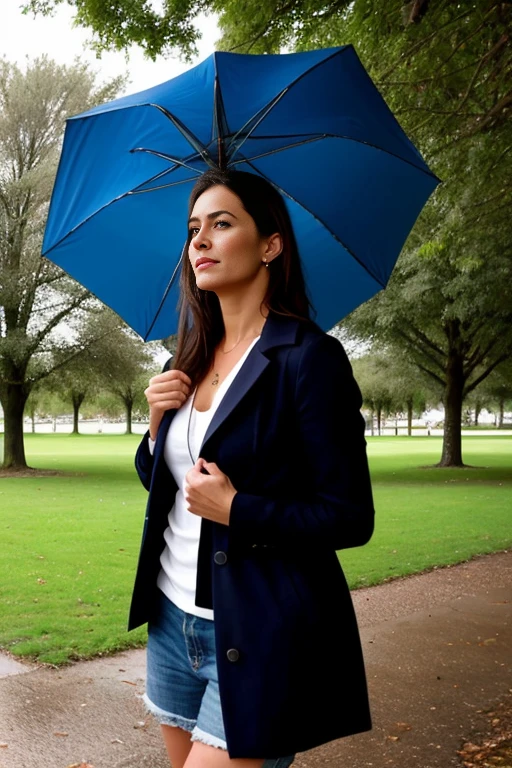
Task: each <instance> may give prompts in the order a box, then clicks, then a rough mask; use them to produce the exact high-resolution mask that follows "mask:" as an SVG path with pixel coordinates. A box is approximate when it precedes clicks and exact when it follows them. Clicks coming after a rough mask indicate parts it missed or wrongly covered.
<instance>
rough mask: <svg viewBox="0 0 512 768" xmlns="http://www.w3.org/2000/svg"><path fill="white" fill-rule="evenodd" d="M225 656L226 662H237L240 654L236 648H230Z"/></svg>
mask: <svg viewBox="0 0 512 768" xmlns="http://www.w3.org/2000/svg"><path fill="white" fill-rule="evenodd" d="M226 656H227V657H228V661H238V659H239V658H240V653H239V652H238V651H237V649H236V648H230V649H229V651H228V652H227V654H226Z"/></svg>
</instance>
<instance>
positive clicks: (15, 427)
mask: <svg viewBox="0 0 512 768" xmlns="http://www.w3.org/2000/svg"><path fill="white" fill-rule="evenodd" d="M28 395H29V393H28V392H27V391H26V389H25V387H24V386H23V385H22V384H7V385H5V387H3V389H2V408H3V409H4V462H3V468H4V469H20V470H23V469H27V460H26V458H25V443H24V439H23V411H24V409H25V403H26V402H27V397H28Z"/></svg>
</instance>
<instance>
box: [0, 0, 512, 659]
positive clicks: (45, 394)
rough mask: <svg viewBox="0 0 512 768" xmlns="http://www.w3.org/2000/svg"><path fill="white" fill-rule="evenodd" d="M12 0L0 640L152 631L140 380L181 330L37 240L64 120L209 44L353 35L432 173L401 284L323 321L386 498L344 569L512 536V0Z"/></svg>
mask: <svg viewBox="0 0 512 768" xmlns="http://www.w3.org/2000/svg"><path fill="white" fill-rule="evenodd" d="M4 6H5V7H4V8H3V10H2V12H3V13H5V14H6V15H5V17H4V18H5V21H6V23H3V24H2V25H1V27H0V29H1V33H0V34H1V35H2V38H1V39H2V46H3V48H2V49H3V52H4V58H3V59H2V60H0V403H1V406H2V413H3V420H2V421H0V430H1V431H2V432H3V435H2V437H3V448H2V454H1V455H2V466H3V468H2V469H0V508H1V510H2V517H1V519H2V550H1V563H2V578H1V586H0V590H1V595H0V597H1V614H0V647H1V648H3V649H4V650H5V651H8V652H9V653H12V654H15V655H18V656H20V657H27V658H32V659H37V660H38V661H40V662H47V663H51V664H60V663H64V662H67V661H70V660H75V659H81V658H85V657H90V656H93V655H96V654H105V653H111V652H113V651H116V650H119V649H122V648H126V647H129V646H133V645H141V644H143V643H144V642H145V630H144V629H141V630H137V631H136V632H134V633H130V634H128V633H127V632H126V629H125V627H126V614H127V608H128V601H129V596H130V592H131V587H132V580H133V574H134V570H135V565H136V560H137V554H138V546H139V541H140V530H141V524H142V520H143V516H144V505H145V496H146V494H145V492H144V490H143V489H142V487H141V486H140V485H139V483H138V479H137V478H136V475H135V472H134V468H133V456H134V452H135V450H136V446H137V443H138V440H139V435H140V433H141V432H142V431H144V430H145V428H146V419H147V410H146V406H145V401H144V396H143V390H144V387H145V386H146V385H147V380H148V378H149V377H150V376H151V375H152V374H153V373H154V372H156V371H158V370H160V367H161V364H162V362H163V360H165V359H166V357H167V356H168V354H169V353H170V352H172V350H173V345H174V343H175V339H173V338H168V339H162V340H161V343H153V344H150V345H144V344H143V343H142V341H141V340H140V339H139V338H138V337H137V336H136V335H135V334H133V333H132V332H131V331H130V330H129V329H128V328H126V326H124V324H123V323H122V322H121V321H120V320H119V318H118V317H116V316H115V315H113V313H111V312H110V311H108V310H107V309H106V308H104V307H103V306H102V305H101V304H99V302H97V301H96V300H95V299H94V298H93V297H92V296H90V295H89V294H87V292H85V291H84V290H83V289H82V288H81V287H80V286H78V285H76V284H75V283H73V281H72V280H70V279H69V278H68V277H67V276H66V275H65V274H63V273H62V272H60V271H59V270H58V269H57V268H56V267H55V266H54V265H52V264H51V263H49V262H46V261H45V260H43V259H41V257H40V249H41V238H42V233H43V231H44V224H45V217H46V213H47V209H48V204H49V199H50V195H51V189H52V184H53V179H54V177H55V172H56V167H57V162H58V155H59V150H60V146H61V141H62V135H63V129H64V122H65V118H66V117H67V116H68V115H70V114H76V113H78V112H81V111H83V110H85V109H86V108H88V107H89V106H91V105H93V104H95V103H100V102H102V101H105V100H109V99H111V98H114V97H115V96H116V95H118V94H121V93H124V92H131V91H132V90H138V89H141V88H145V87H149V86H150V85H153V84H155V83H157V82H160V81H162V80H165V79H168V78H169V77H172V76H174V75H176V74H178V72H180V71H183V70H184V69H185V68H186V67H187V66H189V65H190V63H191V62H194V61H197V60H199V59H201V58H204V56H205V55H207V54H208V53H210V52H211V50H213V48H214V44H215V46H216V47H217V48H218V49H223V50H237V51H240V52H253V53H268V52H278V51H287V50H288V51H292V50H307V49H310V48H316V47H324V46H331V45H340V44H344V43H346V42H350V43H352V44H353V45H354V46H355V48H356V50H357V52H358V54H359V56H360V58H361V60H362V62H363V64H364V65H365V67H366V68H367V69H368V71H369V72H370V74H371V75H372V77H373V79H374V80H375V82H376V84H377V86H378V87H379V89H380V90H381V92H382V94H383V96H384V98H385V99H386V101H387V103H388V104H389V106H390V107H391V109H392V110H393V112H394V113H395V115H396V116H397V119H398V120H399V122H400V123H401V125H402V127H403V128H404V130H405V131H406V133H407V134H408V135H409V136H410V137H411V139H412V140H413V141H414V143H415V144H416V146H418V147H419V149H420V151H421V152H422V154H423V156H424V158H425V160H426V161H427V162H428V163H429V165H430V167H431V168H432V169H433V171H434V172H435V173H436V174H437V175H438V176H439V177H440V178H441V179H442V184H441V185H440V187H439V188H438V189H437V190H436V192H435V193H434V195H433V196H432V198H431V200H430V201H429V203H428V205H427V206H426V207H425V210H424V211H423V212H422V214H421V216H420V217H419V219H418V221H417V223H416V225H415V227H414V229H413V231H412V233H411V235H410V237H409V238H408V240H407V242H406V244H405V246H404V249H403V251H402V254H401V256H400V259H399V261H398V263H397V266H396V268H395V271H394V273H393V276H392V279H391V281H390V283H389V285H388V287H387V288H386V289H385V290H384V291H382V292H381V293H380V294H378V295H377V296H376V297H375V298H374V299H372V300H371V301H369V302H367V303H366V304H365V305H363V306H362V307H360V308H359V309H358V310H356V311H355V312H354V313H352V314H351V315H350V316H349V317H348V318H345V319H343V321H342V322H341V323H340V324H339V325H338V326H337V327H336V328H334V329H333V330H332V333H333V334H334V335H336V336H338V337H339V338H340V340H341V341H342V342H343V343H344V345H345V347H346V349H347V351H348V353H349V356H350V358H351V361H352V364H353V367H354V372H355V374H356V378H357V380H358V382H359V384H360V386H361V389H362V392H363V397H364V414H365V418H366V419H367V427H368V428H367V435H368V451H369V457H370V468H371V473H372V481H373V487H374V492H375V503H376V509H377V528H376V533H375V536H374V537H373V539H372V541H371V542H370V544H369V545H368V546H366V547H364V548H362V549H357V550H352V551H344V552H340V560H341V562H342V564H343V566H344V568H345V571H346V573H347V577H348V579H349V583H350V585H351V587H352V588H357V587H359V586H368V585H372V584H377V583H379V582H382V581H385V580H388V579H393V578H398V577H402V576H405V575H407V574H409V573H414V572H420V571H423V570H425V569H432V568H438V567H441V566H446V565H449V564H453V563H456V562H460V561H463V560H465V559H468V558H471V557H474V556H476V555H478V554H483V553H486V552H493V551H499V550H503V549H505V548H507V547H510V544H511V538H512V534H511V526H510V510H511V508H512V458H511V446H512V443H511V440H512V437H511V432H510V427H511V426H512V424H511V420H512V419H511V411H512V362H511V351H512V279H511V277H512V270H511V266H512V255H511V223H510V222H511V220H512V217H511V215H510V214H511V190H512V184H511V174H510V153H511V148H512V130H511V123H510V105H511V103H512V85H511V82H512V81H511V77H510V74H511V72H510V70H511V58H510V35H509V30H510V26H511V25H510V22H511V8H510V5H509V4H506V3H496V2H492V0H482V1H481V2H469V1H468V0H465V1H463V2H457V3H451V2H443V1H440V2H438V3H429V2H428V0H415V2H402V1H401V0H391V1H390V2H384V1H383V0H356V1H355V2H351V3H349V2H344V1H343V0H337V1H333V2H327V1H325V2H320V0H311V2H308V3H304V2H299V0H290V1H289V2H286V3H279V2H277V1H276V0H268V1H267V2H263V3H262V2H258V3H255V2H247V3H244V4H243V5H241V4H240V3H237V2H235V0H223V1H222V2H202V3H196V2H194V0H186V2H183V3H181V4H180V5H179V7H178V5H177V4H176V5H175V4H173V3H165V4H162V3H146V4H143V3H142V2H132V0H130V1H128V0H126V1H125V0H119V2H118V3H117V4H116V8H117V14H114V15H112V14H111V13H110V10H111V9H112V8H113V7H114V6H113V5H110V4H101V3H100V4H98V3H96V2H93V0H89V1H88V0H84V1H83V2H81V3H78V2H75V0H72V1H71V2H70V3H69V4H67V5H62V4H59V3H58V2H52V1H51V0H50V1H49V2H41V1H40V0H32V1H31V2H27V10H28V11H29V13H28V14H27V15H23V14H22V12H21V8H20V4H19V2H18V0H7V3H6V4H5V3H4ZM52 8H53V9H54V16H53V17H52V16H47V15H45V12H47V11H50V10H51V9H52ZM32 12H35V16H34V17H33V16H32V15H31V14H32ZM77 12H78V16H77V24H76V25H75V26H74V27H71V19H72V18H73V16H74V15H75V14H76V13H77ZM205 13H206V15H205ZM119 18H121V19H122V22H121V23H119ZM201 32H202V34H203V39H202V40H200V39H199V38H198V34H199V33H201ZM77 35H78V37H77ZM91 36H92V38H93V40H95V41H96V51H98V52H99V53H101V56H102V58H99V59H97V58H96V52H91V49H90V48H89V47H87V45H86V42H85V41H86V39H88V38H90V37H91ZM107 49H108V50H107ZM144 52H145V53H146V54H147V57H146V58H144V56H143V53H144ZM77 55H78V57H77ZM125 55H126V56H127V57H128V58H125ZM26 56H28V58H26ZM489 414H490V416H489ZM398 426H400V429H398ZM482 427H483V428H484V429H483V430H482ZM507 427H508V429H507ZM396 431H398V432H399V434H398V435H395V434H393V433H394V432H396ZM121 432H123V433H124V432H126V433H127V434H121ZM429 432H430V434H428V433H429Z"/></svg>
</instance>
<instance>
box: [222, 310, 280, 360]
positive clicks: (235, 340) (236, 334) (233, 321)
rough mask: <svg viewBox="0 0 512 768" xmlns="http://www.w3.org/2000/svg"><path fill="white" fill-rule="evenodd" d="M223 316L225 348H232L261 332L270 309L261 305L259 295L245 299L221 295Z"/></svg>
mask: <svg viewBox="0 0 512 768" xmlns="http://www.w3.org/2000/svg"><path fill="white" fill-rule="evenodd" d="M219 301H220V307H221V311H222V318H223V320H224V331H225V333H224V340H223V342H222V348H223V350H226V349H231V348H232V347H233V346H234V345H235V344H239V343H240V342H241V341H244V340H247V339H254V338H256V336H259V335H260V334H261V331H262V329H263V326H264V325H265V320H266V318H267V315H268V310H267V309H266V308H265V307H262V306H261V300H260V298H259V297H257V299H256V300H255V299H254V298H253V297H245V298H244V300H243V301H241V300H240V299H234V298H229V297H219Z"/></svg>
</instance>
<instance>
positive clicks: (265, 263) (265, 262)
mask: <svg viewBox="0 0 512 768" xmlns="http://www.w3.org/2000/svg"><path fill="white" fill-rule="evenodd" d="M263 263H264V265H265V266H266V267H267V269H268V264H267V260H266V259H263Z"/></svg>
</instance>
